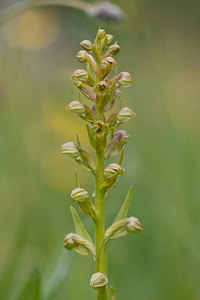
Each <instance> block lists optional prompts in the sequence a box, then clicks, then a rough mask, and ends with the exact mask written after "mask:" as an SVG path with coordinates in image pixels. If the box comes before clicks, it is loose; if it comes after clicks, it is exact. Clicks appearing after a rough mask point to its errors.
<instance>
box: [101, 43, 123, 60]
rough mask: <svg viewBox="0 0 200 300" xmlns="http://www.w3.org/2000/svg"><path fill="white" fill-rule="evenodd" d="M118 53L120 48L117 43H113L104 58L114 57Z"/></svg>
mask: <svg viewBox="0 0 200 300" xmlns="http://www.w3.org/2000/svg"><path fill="white" fill-rule="evenodd" d="M119 51H120V46H119V45H118V44H117V43H115V44H113V45H111V46H110V47H109V48H108V50H107V51H106V53H105V54H104V56H105V57H106V56H111V55H116V54H117V53H118V52H119Z"/></svg>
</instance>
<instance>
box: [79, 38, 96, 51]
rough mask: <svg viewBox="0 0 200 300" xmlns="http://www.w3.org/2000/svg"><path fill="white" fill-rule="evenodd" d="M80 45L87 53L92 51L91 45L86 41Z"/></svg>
mask: <svg viewBox="0 0 200 300" xmlns="http://www.w3.org/2000/svg"><path fill="white" fill-rule="evenodd" d="M80 45H81V46H82V47H83V48H84V49H85V50H87V51H91V50H92V46H93V45H92V43H91V42H90V41H88V40H84V41H82V42H81V43H80Z"/></svg>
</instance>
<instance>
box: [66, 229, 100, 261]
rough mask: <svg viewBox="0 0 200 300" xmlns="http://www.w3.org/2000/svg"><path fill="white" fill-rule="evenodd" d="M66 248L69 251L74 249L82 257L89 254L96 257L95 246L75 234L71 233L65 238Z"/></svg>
mask: <svg viewBox="0 0 200 300" xmlns="http://www.w3.org/2000/svg"><path fill="white" fill-rule="evenodd" d="M64 247H65V248H67V249H68V250H72V249H74V250H75V251H76V252H77V253H79V254H81V255H88V253H89V252H90V253H91V254H92V255H93V256H95V255H96V251H95V247H94V245H93V244H92V243H91V242H89V241H88V240H86V239H85V238H83V237H81V236H79V235H77V234H75V233H69V234H67V235H66V236H65V239H64Z"/></svg>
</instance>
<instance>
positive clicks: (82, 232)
mask: <svg viewBox="0 0 200 300" xmlns="http://www.w3.org/2000/svg"><path fill="white" fill-rule="evenodd" d="M70 209H71V213H72V217H73V220H74V226H75V228H76V233H77V234H78V235H80V236H81V237H83V238H85V239H86V240H88V241H89V242H91V243H93V241H92V239H91V237H90V235H89V233H88V232H87V230H86V229H85V227H84V225H83V223H82V221H81V219H80V217H79V215H78V213H77V211H76V210H75V208H74V207H73V206H71V207H70Z"/></svg>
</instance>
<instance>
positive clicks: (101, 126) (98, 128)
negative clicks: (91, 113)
mask: <svg viewBox="0 0 200 300" xmlns="http://www.w3.org/2000/svg"><path fill="white" fill-rule="evenodd" d="M92 132H93V134H94V135H95V136H96V137H97V136H99V137H102V136H105V135H106V134H108V125H107V124H106V123H104V122H103V121H96V122H95V123H94V124H93V128H92Z"/></svg>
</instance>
